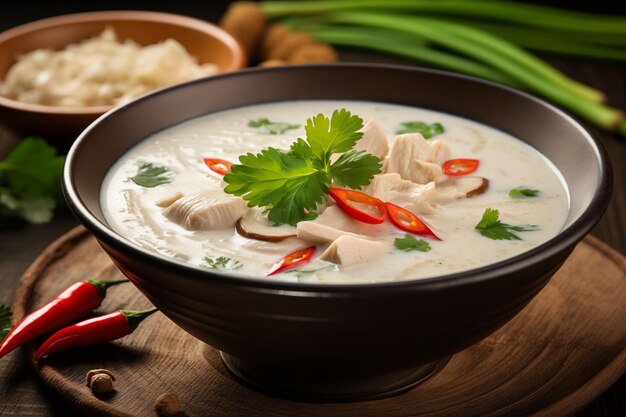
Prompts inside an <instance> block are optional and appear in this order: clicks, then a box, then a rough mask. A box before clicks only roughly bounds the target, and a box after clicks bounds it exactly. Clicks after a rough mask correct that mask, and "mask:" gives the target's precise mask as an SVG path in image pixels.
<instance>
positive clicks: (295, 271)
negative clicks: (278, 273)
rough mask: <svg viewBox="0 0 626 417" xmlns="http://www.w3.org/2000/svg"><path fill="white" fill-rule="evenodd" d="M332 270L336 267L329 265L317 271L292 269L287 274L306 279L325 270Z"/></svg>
mask: <svg viewBox="0 0 626 417" xmlns="http://www.w3.org/2000/svg"><path fill="white" fill-rule="evenodd" d="M331 268H334V266H333V265H328V266H323V267H321V268H315V269H292V270H290V271H286V272H287V273H293V274H296V278H304V277H305V276H307V275H311V274H314V273H316V272H318V271H323V270H325V269H331Z"/></svg>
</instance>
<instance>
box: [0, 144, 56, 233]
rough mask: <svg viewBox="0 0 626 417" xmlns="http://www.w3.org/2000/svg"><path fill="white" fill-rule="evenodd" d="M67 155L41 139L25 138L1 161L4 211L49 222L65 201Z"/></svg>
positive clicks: (0, 190)
mask: <svg viewBox="0 0 626 417" xmlns="http://www.w3.org/2000/svg"><path fill="white" fill-rule="evenodd" d="M64 161H65V158H64V157H63V156H60V155H57V153H56V149H55V148H54V147H52V146H50V145H48V144H47V143H46V142H45V141H44V140H43V139H41V138H34V137H29V138H25V139H24V140H22V141H21V142H20V143H19V144H18V145H17V146H16V147H15V148H14V149H13V150H12V151H11V153H9V155H8V156H7V157H6V158H5V159H4V161H2V162H0V206H2V207H4V208H5V210H3V211H2V212H3V213H4V214H8V215H10V216H14V215H17V216H19V217H21V218H23V219H25V220H26V221H28V222H31V223H46V222H48V221H50V219H51V218H52V216H53V214H54V208H55V207H56V205H57V202H62V201H63V197H62V194H61V172H62V170H63V163H64Z"/></svg>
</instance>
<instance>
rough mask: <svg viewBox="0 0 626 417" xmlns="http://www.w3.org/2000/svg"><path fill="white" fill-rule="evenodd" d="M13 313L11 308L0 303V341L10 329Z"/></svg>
mask: <svg viewBox="0 0 626 417" xmlns="http://www.w3.org/2000/svg"><path fill="white" fill-rule="evenodd" d="M12 319H13V313H12V312H11V309H10V308H9V307H7V306H5V305H4V304H0V342H2V341H3V340H4V338H5V336H6V335H7V334H9V332H10V331H11V320H12Z"/></svg>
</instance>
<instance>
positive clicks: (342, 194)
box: [328, 188, 387, 224]
mask: <svg viewBox="0 0 626 417" xmlns="http://www.w3.org/2000/svg"><path fill="white" fill-rule="evenodd" d="M328 195H329V196H331V197H332V199H333V200H335V202H337V206H339V208H340V209H341V210H343V212H344V213H346V214H347V215H348V216H350V217H352V218H353V219H355V220H358V221H360V222H363V223H369V224H380V223H382V222H384V221H385V218H386V217H387V210H385V203H384V202H382V201H381V200H379V199H377V198H376V197H372V196H371V195H368V194H365V193H362V192H360V191H355V190H348V189H346V188H330V189H329V190H328ZM350 202H354V203H359V204H365V205H367V206H371V207H373V208H376V209H377V210H378V212H379V213H380V215H379V216H374V215H371V214H369V213H366V212H365V211H363V210H360V209H358V208H357V207H355V206H353V205H352V204H350Z"/></svg>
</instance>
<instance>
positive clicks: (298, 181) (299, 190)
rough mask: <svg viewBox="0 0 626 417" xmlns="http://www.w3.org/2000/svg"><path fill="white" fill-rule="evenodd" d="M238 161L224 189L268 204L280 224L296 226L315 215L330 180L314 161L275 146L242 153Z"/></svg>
mask: <svg viewBox="0 0 626 417" xmlns="http://www.w3.org/2000/svg"><path fill="white" fill-rule="evenodd" d="M239 161H240V162H241V165H236V164H235V165H233V166H232V167H231V172H230V173H229V174H227V175H226V176H225V177H224V181H226V182H227V183H228V185H227V186H226V188H224V191H225V192H227V193H229V194H234V195H238V196H241V197H243V198H244V200H246V201H248V206H251V207H254V206H259V207H267V208H269V212H268V218H269V219H270V220H271V221H273V222H274V223H277V224H281V223H288V224H291V225H293V226H295V225H296V223H297V222H299V221H301V220H305V219H306V220H309V219H312V218H314V214H313V211H314V210H315V208H316V207H317V204H318V203H321V202H322V198H323V196H324V194H325V193H326V190H327V186H326V183H327V182H329V181H328V179H327V178H326V174H324V173H323V172H321V171H318V170H316V169H315V168H314V167H313V165H312V161H310V160H305V159H301V158H298V157H296V156H295V155H292V154H291V153H285V152H282V151H279V150H278V149H275V148H268V149H265V150H263V151H261V152H260V153H258V154H256V155H253V154H251V153H249V154H247V155H243V156H240V157H239Z"/></svg>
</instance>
